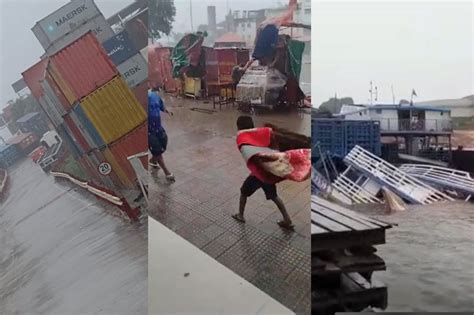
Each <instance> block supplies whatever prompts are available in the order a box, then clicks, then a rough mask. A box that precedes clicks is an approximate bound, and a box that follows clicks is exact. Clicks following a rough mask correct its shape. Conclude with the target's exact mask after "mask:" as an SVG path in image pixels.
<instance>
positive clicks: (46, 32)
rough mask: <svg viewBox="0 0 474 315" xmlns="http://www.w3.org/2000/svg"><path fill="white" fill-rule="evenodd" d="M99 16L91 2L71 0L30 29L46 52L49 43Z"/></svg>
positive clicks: (97, 9)
mask: <svg viewBox="0 0 474 315" xmlns="http://www.w3.org/2000/svg"><path fill="white" fill-rule="evenodd" d="M99 14H100V10H99V8H98V7H97V6H96V4H95V3H94V1H93V0H71V1H70V2H69V3H68V4H66V5H64V6H62V7H61V8H59V9H58V10H56V11H54V12H53V13H51V14H50V15H48V16H46V17H45V18H43V19H41V20H40V21H39V22H36V24H35V26H33V28H32V29H31V30H32V31H33V33H34V34H35V36H36V38H37V39H38V40H39V42H40V43H41V46H43V48H44V49H45V50H46V48H48V47H49V46H50V45H51V43H53V42H54V41H56V40H58V39H60V38H61V37H63V36H64V35H66V34H67V33H70V32H71V31H72V30H74V29H76V28H78V27H79V26H80V25H82V24H84V23H85V22H87V21H89V20H91V19H92V18H94V17H95V16H97V15H99Z"/></svg>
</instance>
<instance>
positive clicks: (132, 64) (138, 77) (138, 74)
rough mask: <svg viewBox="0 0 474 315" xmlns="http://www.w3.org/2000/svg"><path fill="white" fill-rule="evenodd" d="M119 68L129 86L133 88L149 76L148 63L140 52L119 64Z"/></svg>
mask: <svg viewBox="0 0 474 315" xmlns="http://www.w3.org/2000/svg"><path fill="white" fill-rule="evenodd" d="M117 69H118V71H119V72H120V74H121V75H122V78H124V80H125V82H127V84H128V86H130V87H132V88H133V87H135V86H137V85H138V84H140V83H142V82H143V81H145V80H146V79H147V78H148V64H147V62H146V60H145V58H143V56H142V54H140V53H138V54H135V55H134V56H133V57H131V58H130V59H128V60H126V61H125V62H124V63H122V64H120V65H119V66H117Z"/></svg>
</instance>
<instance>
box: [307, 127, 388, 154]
mask: <svg viewBox="0 0 474 315" xmlns="http://www.w3.org/2000/svg"><path fill="white" fill-rule="evenodd" d="M311 137H312V142H313V151H312V152H311V153H312V158H313V160H315V159H318V158H319V156H320V152H319V150H315V145H316V143H319V145H320V148H321V151H322V153H328V154H330V155H332V156H337V157H341V158H343V157H344V156H346V154H347V153H349V152H350V151H351V150H352V148H354V147H355V146H356V145H359V146H361V147H362V148H364V149H366V150H368V151H370V152H372V153H374V154H376V155H378V156H380V155H381V143H380V122H379V121H374V120H342V119H330V118H315V119H312V120H311Z"/></svg>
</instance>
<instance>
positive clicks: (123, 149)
mask: <svg viewBox="0 0 474 315" xmlns="http://www.w3.org/2000/svg"><path fill="white" fill-rule="evenodd" d="M108 149H109V151H110V153H111V154H112V155H113V158H114V159H115V161H116V162H117V164H118V165H119V167H120V169H121V170H122V171H123V172H124V175H125V176H126V179H122V182H125V183H124V184H126V182H127V181H129V183H128V184H129V185H132V186H133V185H134V184H135V180H136V174H135V171H134V170H133V168H132V166H131V164H130V162H129V161H128V157H129V156H132V155H135V154H138V153H141V152H146V151H148V124H147V123H146V122H145V123H143V124H142V125H141V126H140V127H138V128H136V129H135V130H133V131H132V132H130V133H129V134H127V135H126V136H125V137H123V138H121V139H119V140H118V141H116V142H114V143H112V144H111V145H110V146H109V147H108ZM106 156H107V154H106ZM142 162H143V165H144V167H146V168H147V167H148V160H147V157H144V158H143V159H142ZM118 175H119V177H120V174H118Z"/></svg>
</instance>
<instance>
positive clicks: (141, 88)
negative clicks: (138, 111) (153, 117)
mask: <svg viewBox="0 0 474 315" xmlns="http://www.w3.org/2000/svg"><path fill="white" fill-rule="evenodd" d="M132 91H133V94H134V95H135V97H136V98H137V100H138V102H139V103H140V104H141V105H142V107H143V109H144V110H145V112H148V82H146V81H145V82H142V83H140V84H139V85H137V86H136V87H134V88H133V90H132Z"/></svg>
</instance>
